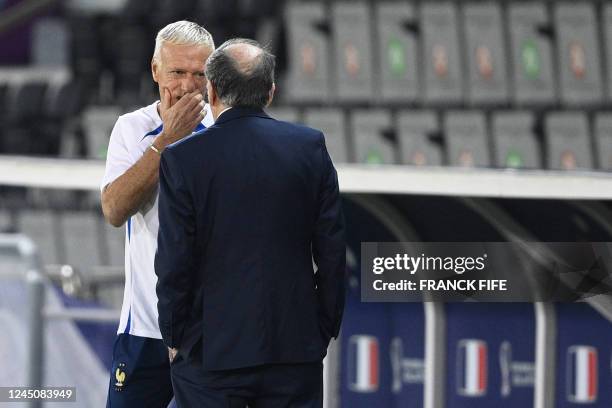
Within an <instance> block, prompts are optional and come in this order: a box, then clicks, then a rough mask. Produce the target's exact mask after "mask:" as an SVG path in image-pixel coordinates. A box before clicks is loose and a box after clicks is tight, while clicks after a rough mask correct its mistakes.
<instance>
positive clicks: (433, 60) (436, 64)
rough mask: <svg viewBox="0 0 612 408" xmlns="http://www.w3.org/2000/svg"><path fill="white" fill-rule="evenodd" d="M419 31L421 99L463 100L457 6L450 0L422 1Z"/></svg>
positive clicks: (441, 101) (445, 101)
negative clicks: (422, 87)
mask: <svg viewBox="0 0 612 408" xmlns="http://www.w3.org/2000/svg"><path fill="white" fill-rule="evenodd" d="M421 33H422V41H423V46H422V52H423V53H422V55H423V59H422V62H423V64H424V65H423V70H424V75H423V77H424V81H425V84H424V85H425V89H424V95H423V96H424V102H426V103H428V104H457V103H460V102H462V101H463V96H464V94H463V77H464V75H463V69H462V61H461V51H460V48H459V30H458V24H457V5H456V4H455V3H450V2H443V3H438V2H423V4H422V6H421Z"/></svg>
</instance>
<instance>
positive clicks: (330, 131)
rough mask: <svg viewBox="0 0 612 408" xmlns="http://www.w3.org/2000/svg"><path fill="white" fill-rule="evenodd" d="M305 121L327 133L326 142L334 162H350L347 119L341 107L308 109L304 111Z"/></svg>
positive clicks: (308, 124)
mask: <svg viewBox="0 0 612 408" xmlns="http://www.w3.org/2000/svg"><path fill="white" fill-rule="evenodd" d="M304 123H305V124H306V125H307V126H310V127H312V128H315V129H319V130H320V131H322V132H323V134H324V135H325V144H326V146H327V151H328V152H329V154H330V156H331V158H332V161H333V162H334V163H348V162H349V158H350V156H349V153H348V143H347V136H346V120H345V118H344V112H342V110H340V109H308V110H306V111H305V112H304Z"/></svg>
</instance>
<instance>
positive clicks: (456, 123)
mask: <svg viewBox="0 0 612 408" xmlns="http://www.w3.org/2000/svg"><path fill="white" fill-rule="evenodd" d="M444 135H445V141H446V148H447V152H448V160H449V164H450V165H452V166H461V167H486V166H489V165H490V164H491V158H490V155H489V138H488V134H487V125H486V119H485V116H484V114H483V113H482V112H479V111H449V112H447V113H446V116H445V118H444Z"/></svg>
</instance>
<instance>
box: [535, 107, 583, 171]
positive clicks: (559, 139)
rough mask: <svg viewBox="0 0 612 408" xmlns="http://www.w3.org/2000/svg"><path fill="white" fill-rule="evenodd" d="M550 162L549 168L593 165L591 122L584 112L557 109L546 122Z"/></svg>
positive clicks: (565, 168) (578, 167)
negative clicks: (558, 110)
mask: <svg viewBox="0 0 612 408" xmlns="http://www.w3.org/2000/svg"><path fill="white" fill-rule="evenodd" d="M545 130H546V134H545V144H546V165H547V167H548V168H549V169H555V170H575V169H591V168H593V158H592V154H591V140H590V135H589V123H588V119H587V116H586V114H585V113H583V112H553V113H550V114H548V115H547V116H546V121H545Z"/></svg>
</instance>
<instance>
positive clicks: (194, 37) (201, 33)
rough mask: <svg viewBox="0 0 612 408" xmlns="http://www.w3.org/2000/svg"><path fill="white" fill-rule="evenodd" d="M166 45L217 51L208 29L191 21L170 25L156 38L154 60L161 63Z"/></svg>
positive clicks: (160, 31)
mask: <svg viewBox="0 0 612 408" xmlns="http://www.w3.org/2000/svg"><path fill="white" fill-rule="evenodd" d="M165 43H168V44H176V45H202V46H206V47H210V48H211V49H212V50H214V49H215V42H214V41H213V38H212V35H210V33H209V32H208V31H206V29H205V28H204V27H202V26H200V25H198V24H196V23H193V22H191V21H185V20H182V21H177V22H174V23H171V24H168V25H167V26H165V27H164V28H162V29H161V30H159V32H158V33H157V37H155V51H154V52H153V60H154V61H159V53H160V51H161V47H162V45H164V44H165Z"/></svg>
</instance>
